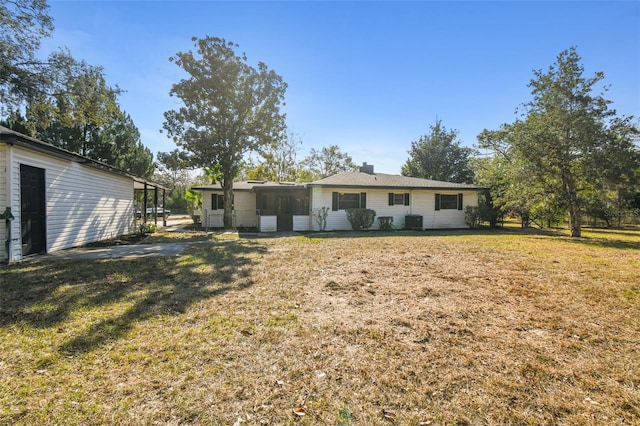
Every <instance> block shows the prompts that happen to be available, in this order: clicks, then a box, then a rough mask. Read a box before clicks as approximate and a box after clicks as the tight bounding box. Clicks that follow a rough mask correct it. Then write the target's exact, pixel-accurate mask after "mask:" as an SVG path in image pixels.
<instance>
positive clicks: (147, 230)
mask: <svg viewBox="0 0 640 426" xmlns="http://www.w3.org/2000/svg"><path fill="white" fill-rule="evenodd" d="M157 230H158V227H157V226H156V225H155V223H141V224H140V226H139V228H138V232H140V233H141V234H153V233H154V232H156V231H157Z"/></svg>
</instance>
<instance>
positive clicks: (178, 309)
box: [0, 241, 266, 353]
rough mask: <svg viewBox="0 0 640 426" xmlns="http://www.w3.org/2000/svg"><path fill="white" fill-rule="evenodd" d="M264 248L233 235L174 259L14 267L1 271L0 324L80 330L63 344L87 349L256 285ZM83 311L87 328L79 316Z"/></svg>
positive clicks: (71, 349)
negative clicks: (253, 274) (254, 278)
mask: <svg viewBox="0 0 640 426" xmlns="http://www.w3.org/2000/svg"><path fill="white" fill-rule="evenodd" d="M265 251H266V248H265V246H263V245H260V244H258V243H256V242H251V241H242V242H237V241H230V242H212V243H207V244H198V245H197V246H194V247H191V248H189V249H187V251H186V252H185V253H184V254H183V255H182V256H179V257H174V258H163V257H154V258H144V259H140V258H138V259H117V260H84V261H73V262H55V263H41V262H24V263H20V264H17V265H10V266H7V267H6V268H3V269H2V270H0V279H1V280H0V327H5V326H8V325H12V324H16V325H18V326H20V325H23V326H30V327H35V328H39V329H52V330H54V331H55V330H57V331H58V332H66V327H72V328H77V329H78V332H77V333H73V337H71V338H69V339H68V340H66V341H65V342H63V343H62V345H61V346H60V347H59V350H60V351H61V352H63V353H83V352H89V351H91V350H93V349H95V348H97V347H99V346H101V345H103V344H105V343H107V342H113V341H115V340H118V339H120V338H122V337H123V336H125V335H126V333H127V332H128V331H129V330H131V329H132V326H133V325H134V324H135V323H136V322H139V321H145V320H148V319H151V318H154V317H157V316H167V315H178V314H180V313H183V312H185V311H186V310H187V309H188V308H189V307H190V306H191V305H192V304H194V303H197V302H199V301H202V300H204V299H208V298H214V297H217V296H221V295H224V294H225V293H227V292H232V291H242V290H244V289H246V288H248V287H250V286H251V285H253V282H252V281H251V279H250V271H251V268H252V267H253V266H255V261H256V260H255V257H256V255H260V254H262V253H264V252H265ZM79 312H80V315H86V318H87V319H86V321H87V323H89V324H90V325H89V326H88V327H86V328H82V327H83V325H82V323H80V325H78V320H77V318H73V317H74V316H75V315H76V314H77V313H79ZM74 321H75V322H76V323H75V324H72V323H73V322H74Z"/></svg>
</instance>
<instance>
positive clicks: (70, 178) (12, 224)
mask: <svg viewBox="0 0 640 426" xmlns="http://www.w3.org/2000/svg"><path fill="white" fill-rule="evenodd" d="M147 188H153V190H154V191H155V198H156V200H157V191H158V189H163V188H162V187H161V186H160V185H157V184H155V183H153V182H150V181H148V180H145V179H142V178H139V177H136V176H134V175H131V174H129V173H126V172H123V171H121V170H117V169H115V168H113V167H110V166H108V165H106V164H104V163H101V162H98V161H94V160H91V159H88V158H86V157H83V156H80V155H77V154H74V153H72V152H69V151H66V150H63V149H60V148H57V147H54V146H53V145H50V144H48V143H45V142H42V141H39V140H37V139H34V138H31V137H28V136H26V135H23V134H21V133H18V132H15V131H12V130H10V129H7V128H5V127H2V126H0V242H1V243H0V262H12V261H16V260H20V259H22V258H24V257H25V256H28V255H31V254H39V253H48V252H53V251H56V250H62V249H66V248H71V247H77V246H81V245H84V244H88V243H92V242H95V241H100V240H104V239H108V238H113V237H117V236H120V235H124V234H129V233H133V232H135V231H136V219H135V211H134V207H135V206H134V190H136V189H138V190H144V191H145V193H146V191H147ZM156 204H157V202H156ZM145 207H146V206H145Z"/></svg>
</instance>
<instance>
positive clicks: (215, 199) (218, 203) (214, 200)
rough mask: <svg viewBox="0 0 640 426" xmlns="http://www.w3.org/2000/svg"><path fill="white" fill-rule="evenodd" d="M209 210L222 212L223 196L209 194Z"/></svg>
mask: <svg viewBox="0 0 640 426" xmlns="http://www.w3.org/2000/svg"><path fill="white" fill-rule="evenodd" d="M211 210H224V195H221V194H211Z"/></svg>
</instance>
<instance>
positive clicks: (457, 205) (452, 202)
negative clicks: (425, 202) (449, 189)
mask: <svg viewBox="0 0 640 426" xmlns="http://www.w3.org/2000/svg"><path fill="white" fill-rule="evenodd" d="M436 210H462V194H436Z"/></svg>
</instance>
